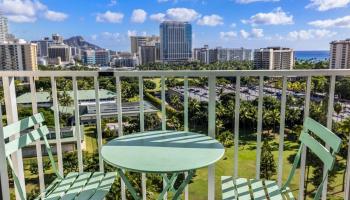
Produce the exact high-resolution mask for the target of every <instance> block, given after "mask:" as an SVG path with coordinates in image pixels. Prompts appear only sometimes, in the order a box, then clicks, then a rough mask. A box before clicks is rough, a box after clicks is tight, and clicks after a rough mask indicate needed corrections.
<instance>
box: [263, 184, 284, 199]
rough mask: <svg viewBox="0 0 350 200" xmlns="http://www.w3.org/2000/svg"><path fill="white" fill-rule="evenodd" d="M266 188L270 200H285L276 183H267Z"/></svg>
mask: <svg viewBox="0 0 350 200" xmlns="http://www.w3.org/2000/svg"><path fill="white" fill-rule="evenodd" d="M265 187H266V191H267V193H268V196H269V199H270V200H283V197H282V194H281V192H280V188H279V187H278V185H277V183H276V181H265Z"/></svg>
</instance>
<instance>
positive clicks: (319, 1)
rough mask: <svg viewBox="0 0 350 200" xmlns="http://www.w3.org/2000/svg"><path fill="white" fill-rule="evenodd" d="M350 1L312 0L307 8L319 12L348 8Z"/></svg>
mask: <svg viewBox="0 0 350 200" xmlns="http://www.w3.org/2000/svg"><path fill="white" fill-rule="evenodd" d="M349 3H350V0H311V3H310V4H309V5H307V6H306V8H315V9H317V10H318V11H327V10H331V9H335V8H343V7H346V6H347V5H348V4H349Z"/></svg>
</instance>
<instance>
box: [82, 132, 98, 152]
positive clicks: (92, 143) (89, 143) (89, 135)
mask: <svg viewBox="0 0 350 200" xmlns="http://www.w3.org/2000/svg"><path fill="white" fill-rule="evenodd" d="M84 131H85V135H84V137H85V138H84V141H85V152H87V153H91V154H92V153H94V152H96V151H97V140H96V127H95V126H86V127H84Z"/></svg>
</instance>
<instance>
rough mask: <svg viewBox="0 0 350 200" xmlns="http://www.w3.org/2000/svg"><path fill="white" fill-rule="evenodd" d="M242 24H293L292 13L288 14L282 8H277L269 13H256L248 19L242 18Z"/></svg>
mask: <svg viewBox="0 0 350 200" xmlns="http://www.w3.org/2000/svg"><path fill="white" fill-rule="evenodd" d="M242 22H243V23H244V24H252V25H287V24H293V23H294V21H293V15H288V13H286V12H284V11H283V10H282V8H277V9H275V10H274V11H272V12H269V13H257V14H256V15H253V16H251V17H250V19H248V20H242Z"/></svg>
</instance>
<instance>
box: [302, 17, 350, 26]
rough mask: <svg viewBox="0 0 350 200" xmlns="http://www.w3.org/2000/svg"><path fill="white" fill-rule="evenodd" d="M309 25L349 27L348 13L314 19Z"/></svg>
mask: <svg viewBox="0 0 350 200" xmlns="http://www.w3.org/2000/svg"><path fill="white" fill-rule="evenodd" d="M309 25H312V26H315V27H319V28H331V27H337V28H350V15H348V16H345V17H340V18H336V19H326V20H316V21H312V22H309Z"/></svg>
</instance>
